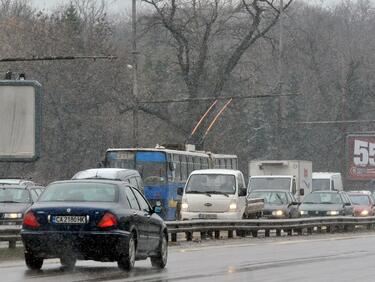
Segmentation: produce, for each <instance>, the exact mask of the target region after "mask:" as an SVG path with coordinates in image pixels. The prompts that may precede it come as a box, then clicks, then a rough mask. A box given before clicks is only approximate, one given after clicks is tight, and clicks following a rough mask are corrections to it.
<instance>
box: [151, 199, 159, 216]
mask: <svg viewBox="0 0 375 282" xmlns="http://www.w3.org/2000/svg"><path fill="white" fill-rule="evenodd" d="M152 211H153V212H154V213H158V214H160V213H161V203H160V202H159V201H157V202H156V205H155V206H153V207H152Z"/></svg>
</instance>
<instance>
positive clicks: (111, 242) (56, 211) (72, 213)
mask: <svg viewBox="0 0 375 282" xmlns="http://www.w3.org/2000/svg"><path fill="white" fill-rule="evenodd" d="M21 237H22V241H23V243H24V246H25V261H26V265H27V266H28V268H30V269H40V268H41V267H42V265H43V260H44V259H47V258H60V261H61V264H62V266H63V267H65V268H68V269H71V268H73V267H74V266H75V263H76V261H77V259H79V260H96V261H117V264H118V266H119V268H121V269H124V270H130V269H131V268H132V267H133V266H134V262H135V260H142V259H146V258H148V257H150V258H151V263H152V265H153V266H154V267H157V268H164V267H165V265H166V263H167V254H168V232H167V228H166V225H165V223H164V222H163V220H162V219H161V218H160V217H159V216H158V215H157V214H156V213H155V212H154V210H153V209H152V208H151V207H150V205H149V203H148V202H147V200H146V199H145V198H144V197H143V195H142V194H141V193H140V192H139V191H138V190H137V189H135V188H133V187H131V186H129V184H125V183H124V182H120V181H110V180H69V181H58V182H54V183H52V184H50V185H49V186H48V187H47V189H46V190H45V192H44V193H43V194H42V195H41V197H40V198H39V200H38V202H36V203H35V204H34V205H33V206H32V207H31V208H30V209H29V210H28V211H27V212H26V214H25V216H24V220H23V228H22V232H21Z"/></svg>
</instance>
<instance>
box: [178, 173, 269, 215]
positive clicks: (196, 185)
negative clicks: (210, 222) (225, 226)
mask: <svg viewBox="0 0 375 282" xmlns="http://www.w3.org/2000/svg"><path fill="white" fill-rule="evenodd" d="M246 193H247V189H246V186H245V181H244V177H243V174H242V172H241V171H239V170H232V169H204V170H195V171H193V172H192V173H191V174H190V176H189V178H188V180H187V182H186V185H185V189H184V192H183V195H182V204H181V219H182V220H193V219H232V220H238V219H243V218H253V217H259V216H260V215H261V214H262V210H263V207H264V200H263V199H259V198H258V199H247V198H246V196H247V195H246Z"/></svg>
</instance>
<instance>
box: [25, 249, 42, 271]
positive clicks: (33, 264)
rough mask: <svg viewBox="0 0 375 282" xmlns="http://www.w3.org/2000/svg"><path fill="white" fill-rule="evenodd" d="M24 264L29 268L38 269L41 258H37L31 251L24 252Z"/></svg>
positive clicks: (40, 264)
mask: <svg viewBox="0 0 375 282" xmlns="http://www.w3.org/2000/svg"><path fill="white" fill-rule="evenodd" d="M25 263H26V266H27V267H28V268H29V269H31V270H39V269H41V268H42V265H43V258H38V257H36V256H34V255H33V254H31V253H25Z"/></svg>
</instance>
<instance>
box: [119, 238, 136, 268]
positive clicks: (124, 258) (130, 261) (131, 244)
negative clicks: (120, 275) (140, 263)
mask: <svg viewBox="0 0 375 282" xmlns="http://www.w3.org/2000/svg"><path fill="white" fill-rule="evenodd" d="M126 245H127V250H126V252H125V253H124V254H122V255H121V257H120V259H119V260H118V261H117V265H118V267H119V268H120V269H122V270H127V271H129V270H131V269H132V268H133V267H134V264H135V254H136V251H137V246H136V244H135V240H134V236H132V237H130V238H129V241H128V243H127V244H126Z"/></svg>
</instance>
